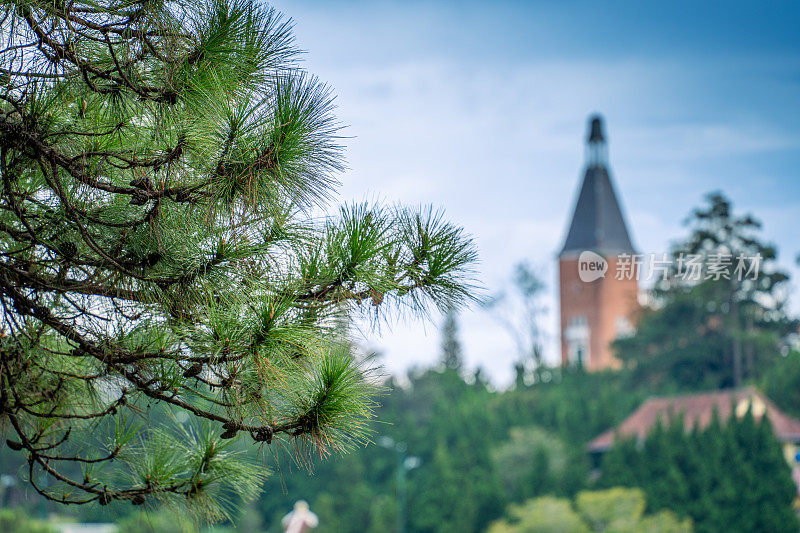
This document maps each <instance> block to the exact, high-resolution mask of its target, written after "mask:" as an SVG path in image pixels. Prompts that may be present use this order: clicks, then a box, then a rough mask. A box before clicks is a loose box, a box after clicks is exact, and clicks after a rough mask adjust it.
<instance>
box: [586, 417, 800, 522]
mask: <svg viewBox="0 0 800 533" xmlns="http://www.w3.org/2000/svg"><path fill="white" fill-rule="evenodd" d="M602 472H603V474H602V478H601V484H602V485H604V486H609V487H611V486H617V485H622V486H628V487H641V488H642V489H643V490H644V491H645V493H646V495H647V504H648V508H649V509H651V510H653V511H659V510H662V509H671V510H673V511H675V512H677V513H679V514H681V515H684V516H688V517H690V518H691V519H692V520H693V522H694V525H695V530H696V531H698V532H706V531H707V532H714V531H742V532H746V531H775V532H778V531H787V532H790V531H791V532H794V531H797V530H798V527H800V523H798V518H797V515H796V513H795V511H794V510H793V508H792V504H793V501H794V498H795V495H796V493H797V487H796V486H795V484H794V482H793V481H792V480H791V477H790V474H789V467H788V466H787V464H786V460H785V458H784V456H783V453H782V451H781V448H780V445H779V443H778V442H777V440H776V439H775V436H774V434H773V433H772V428H771V427H770V424H769V422H768V421H766V420H764V419H762V420H760V421H756V420H755V419H754V417H753V416H752V413H751V412H750V411H748V412H747V414H745V416H743V417H742V418H736V417H732V418H731V419H730V420H729V421H728V422H727V423H725V424H721V423H720V421H719V419H718V418H717V417H716V416H715V417H714V419H713V420H712V421H711V423H710V424H709V425H708V426H707V427H706V428H705V429H702V430H699V429H695V430H694V431H692V432H689V433H686V432H685V431H684V428H683V421H681V420H678V421H676V422H674V423H672V424H670V425H669V426H666V427H665V426H663V425H661V424H659V425H657V426H656V427H655V428H654V430H653V431H652V432H651V433H650V434H649V435H648V436H647V438H646V439H645V440H644V441H643V442H642V443H641V446H639V445H637V444H636V443H635V442H633V441H632V440H627V441H626V440H624V439H623V440H622V441H621V442H618V443H617V444H615V445H614V447H613V448H612V449H611V450H610V451H609V452H608V453H607V454H606V456H605V457H604V460H603V464H602Z"/></svg>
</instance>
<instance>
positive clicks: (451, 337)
mask: <svg viewBox="0 0 800 533" xmlns="http://www.w3.org/2000/svg"><path fill="white" fill-rule="evenodd" d="M441 335H442V363H443V364H444V367H445V368H448V369H450V370H461V367H462V366H463V364H464V361H463V356H462V354H461V341H460V340H459V338H458V315H457V314H456V311H454V310H452V309H450V310H448V311H447V314H445V316H444V323H443V324H442V329H441Z"/></svg>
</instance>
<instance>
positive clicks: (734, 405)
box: [587, 387, 800, 494]
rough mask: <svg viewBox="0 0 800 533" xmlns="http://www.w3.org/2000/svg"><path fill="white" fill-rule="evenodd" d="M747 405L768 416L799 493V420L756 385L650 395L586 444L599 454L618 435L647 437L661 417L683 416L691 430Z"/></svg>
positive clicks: (667, 420) (739, 414)
mask: <svg viewBox="0 0 800 533" xmlns="http://www.w3.org/2000/svg"><path fill="white" fill-rule="evenodd" d="M748 409H750V410H751V412H752V414H753V417H754V418H755V419H756V420H761V419H762V418H763V417H764V416H766V417H767V420H768V421H769V424H770V426H771V427H772V431H773V433H774V434H775V437H776V438H777V439H778V441H779V442H780V443H781V446H782V447H783V453H784V456H785V457H786V461H787V462H788V463H789V465H790V467H791V468H792V478H793V479H794V481H795V483H796V484H797V485H798V493H799V494H800V420H798V419H796V418H793V417H791V416H789V415H787V414H786V413H784V412H783V411H781V410H780V409H779V408H778V407H777V406H776V405H775V404H773V403H772V402H771V401H770V400H769V398H767V397H766V396H764V394H762V393H761V391H759V390H758V389H756V388H755V387H745V388H741V389H736V390H723V391H714V392H702V393H697V394H686V395H683V396H672V397H661V398H650V399H649V400H647V401H645V402H644V403H643V404H642V405H641V406H640V407H639V408H638V409H636V411H634V412H633V413H632V414H631V415H630V416H629V417H628V418H626V419H625V420H623V421H622V423H621V424H619V425H618V426H617V427H614V428H611V429H609V430H608V431H606V432H605V433H602V434H600V435H599V436H597V437H596V438H595V439H594V440H592V441H591V442H590V443H589V444H588V446H587V448H588V450H589V452H590V453H591V454H592V455H594V456H595V457H598V456H599V455H601V454H602V453H604V452H606V451H607V450H608V449H609V448H611V446H612V445H613V444H614V441H615V440H616V439H617V438H618V437H622V438H635V439H637V440H638V441H644V439H645V438H646V437H647V434H648V433H650V431H651V430H652V429H653V427H655V425H656V424H657V423H658V422H659V420H660V421H661V423H662V424H665V425H666V424H668V423H670V422H671V421H672V420H674V419H676V418H677V419H680V418H681V417H682V418H683V424H684V428H685V430H686V431H691V430H692V429H693V428H694V427H695V426H697V427H698V428H699V429H704V428H705V427H706V426H708V424H709V423H710V422H711V420H712V418H713V417H714V413H715V412H716V415H717V417H718V418H719V420H720V422H725V421H726V420H728V419H729V418H730V417H731V415H735V416H737V417H742V416H744V415H745V414H746V413H747V411H748Z"/></svg>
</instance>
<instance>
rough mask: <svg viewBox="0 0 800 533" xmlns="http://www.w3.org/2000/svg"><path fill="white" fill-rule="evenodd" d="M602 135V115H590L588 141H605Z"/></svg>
mask: <svg viewBox="0 0 800 533" xmlns="http://www.w3.org/2000/svg"><path fill="white" fill-rule="evenodd" d="M605 140H606V139H605V137H604V136H603V117H601V116H600V115H592V116H591V117H589V142H590V143H595V142H605Z"/></svg>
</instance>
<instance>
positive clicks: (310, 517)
mask: <svg viewBox="0 0 800 533" xmlns="http://www.w3.org/2000/svg"><path fill="white" fill-rule="evenodd" d="M318 525H319V518H317V515H315V514H314V513H312V512H311V511H310V510H309V508H308V503H307V502H306V501H305V500H297V501H296V502H295V503H294V509H293V510H291V511H289V513H287V515H286V516H284V517H283V519H282V520H281V526H283V531H284V533H305V532H306V531H308V530H309V529H313V528H315V527H317V526H318Z"/></svg>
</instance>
